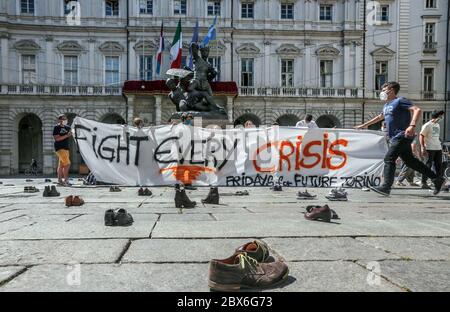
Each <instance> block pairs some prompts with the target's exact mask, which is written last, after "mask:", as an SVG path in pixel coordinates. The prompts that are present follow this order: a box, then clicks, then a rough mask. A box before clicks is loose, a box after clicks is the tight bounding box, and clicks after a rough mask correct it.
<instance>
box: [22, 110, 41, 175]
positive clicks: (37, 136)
mask: <svg viewBox="0 0 450 312" xmlns="http://www.w3.org/2000/svg"><path fill="white" fill-rule="evenodd" d="M17 133H18V169H19V172H21V173H23V172H25V170H26V169H29V168H30V164H31V160H32V159H35V160H36V161H37V164H38V172H42V168H43V141H42V121H41V119H40V118H39V117H38V116H37V115H35V114H31V113H27V114H25V115H24V116H23V117H22V118H20V120H19V122H18V132H17Z"/></svg>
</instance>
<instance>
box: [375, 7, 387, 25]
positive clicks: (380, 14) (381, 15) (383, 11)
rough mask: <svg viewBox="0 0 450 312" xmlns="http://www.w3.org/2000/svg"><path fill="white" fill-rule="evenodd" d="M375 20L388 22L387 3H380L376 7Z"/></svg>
mask: <svg viewBox="0 0 450 312" xmlns="http://www.w3.org/2000/svg"><path fill="white" fill-rule="evenodd" d="M377 21H380V22H386V23H387V22H389V5H380V6H378V9H377Z"/></svg>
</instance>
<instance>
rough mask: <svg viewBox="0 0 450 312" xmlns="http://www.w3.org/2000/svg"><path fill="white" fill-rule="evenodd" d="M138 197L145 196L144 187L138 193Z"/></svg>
mask: <svg viewBox="0 0 450 312" xmlns="http://www.w3.org/2000/svg"><path fill="white" fill-rule="evenodd" d="M138 196H144V189H143V188H142V187H141V188H140V189H139V191H138Z"/></svg>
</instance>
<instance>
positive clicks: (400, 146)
mask: <svg viewBox="0 0 450 312" xmlns="http://www.w3.org/2000/svg"><path fill="white" fill-rule="evenodd" d="M412 141H413V139H412V138H406V137H403V138H400V139H397V140H393V141H391V144H390V145H389V149H388V152H387V153H386V156H385V157H384V182H383V185H382V186H381V187H382V188H384V189H387V190H390V189H391V188H392V184H394V178H395V169H396V166H395V162H396V160H397V158H398V157H400V158H401V159H402V160H403V162H404V163H405V165H406V166H408V167H409V168H411V169H413V170H415V171H417V172H419V173H421V174H422V175H425V176H426V177H428V178H430V179H432V180H434V179H436V178H437V176H436V174H435V173H434V172H433V171H432V170H431V169H430V168H428V167H427V166H426V165H425V164H424V163H423V162H421V161H420V160H418V159H417V158H415V157H414V155H413V153H412V149H411V143H412Z"/></svg>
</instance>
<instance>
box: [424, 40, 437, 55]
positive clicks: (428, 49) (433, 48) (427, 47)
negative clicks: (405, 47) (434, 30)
mask: <svg viewBox="0 0 450 312" xmlns="http://www.w3.org/2000/svg"><path fill="white" fill-rule="evenodd" d="M436 52H437V42H424V43H423V53H436Z"/></svg>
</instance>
